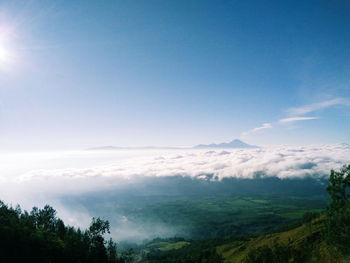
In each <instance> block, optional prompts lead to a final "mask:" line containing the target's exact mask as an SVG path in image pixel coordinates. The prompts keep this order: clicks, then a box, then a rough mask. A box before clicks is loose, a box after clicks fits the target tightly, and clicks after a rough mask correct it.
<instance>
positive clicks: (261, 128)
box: [241, 122, 272, 137]
mask: <svg viewBox="0 0 350 263" xmlns="http://www.w3.org/2000/svg"><path fill="white" fill-rule="evenodd" d="M271 128H272V124H271V123H268V122H266V123H263V125H261V126H259V127H256V128H254V129H251V130H249V131H246V132H243V133H242V135H241V136H242V137H244V136H247V135H249V134H252V133H255V132H258V131H261V130H265V129H271Z"/></svg>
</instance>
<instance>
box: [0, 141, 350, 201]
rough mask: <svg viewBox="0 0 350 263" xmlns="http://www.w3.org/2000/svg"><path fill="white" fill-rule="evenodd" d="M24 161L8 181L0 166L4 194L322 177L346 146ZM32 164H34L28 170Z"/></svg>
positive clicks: (91, 154) (349, 148) (345, 154)
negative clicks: (208, 178)
mask: <svg viewBox="0 0 350 263" xmlns="http://www.w3.org/2000/svg"><path fill="white" fill-rule="evenodd" d="M0 158H1V156H0ZM13 158H16V156H14V157H13ZM28 158H29V157H28ZM28 158H27V159H25V158H24V159H23V157H22V162H23V163H24V164H25V165H26V166H27V167H28V168H27V169H26V168H25V167H23V165H21V160H17V161H16V160H12V165H13V166H14V167H18V166H20V167H21V168H22V170H21V171H17V173H14V174H11V176H6V172H8V170H9V167H6V168H7V170H6V169H4V167H1V166H0V171H1V169H2V168H3V171H2V172H1V174H2V176H1V177H0V178H1V179H0V189H1V190H2V192H3V193H6V192H7V193H8V194H10V193H9V191H12V192H16V195H19V193H18V192H21V193H22V194H23V195H25V194H26V193H35V194H36V195H44V194H45V195H59V194H72V193H74V194H80V193H84V192H87V191H98V190H103V189H108V188H113V187H122V186H125V185H127V184H129V183H133V182H135V181H137V180H139V179H140V178H145V177H146V178H147V177H163V176H178V175H180V176H189V177H196V178H201V177H202V176H204V175H207V174H212V175H213V178H215V179H216V180H221V179H222V178H226V177H237V178H253V177H254V176H255V175H256V174H257V173H259V174H263V175H264V176H276V177H279V178H300V177H305V176H314V177H324V176H327V175H328V174H329V172H330V170H331V169H339V168H340V167H341V166H342V165H344V164H347V163H350V145H348V144H327V145H310V146H284V145H282V146H271V147H264V148H254V149H214V150H213V149H211V150H205V149H203V150H202V149H201V150H197V149H183V150H142V151H141V150H124V151H82V152H74V153H61V154H53V155H52V154H51V155H50V154H44V155H40V154H36V155H34V156H30V158H31V160H32V162H30V161H28ZM62 160H66V161H65V162H62ZM7 162H9V161H8V160H7ZM33 162H36V165H32V163H33ZM10 163H11V162H10ZM40 167H44V169H40ZM10 170H11V169H10ZM8 190H9V191H8ZM16 201H17V200H16ZM18 201H20V200H18Z"/></svg>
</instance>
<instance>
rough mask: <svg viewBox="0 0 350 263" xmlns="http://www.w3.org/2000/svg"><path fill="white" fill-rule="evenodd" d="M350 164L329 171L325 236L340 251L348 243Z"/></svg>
mask: <svg viewBox="0 0 350 263" xmlns="http://www.w3.org/2000/svg"><path fill="white" fill-rule="evenodd" d="M349 188H350V165H347V166H343V167H342V168H341V169H340V171H334V170H332V171H331V174H330V177H329V185H328V187H327V192H328V193H329V195H330V197H331V202H330V204H329V206H328V208H327V218H326V238H327V240H328V242H329V243H331V244H334V245H336V246H337V247H338V248H339V249H340V250H341V251H343V252H348V251H349V247H348V244H350V194H349Z"/></svg>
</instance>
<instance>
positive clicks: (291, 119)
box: [278, 117, 320, 123]
mask: <svg viewBox="0 0 350 263" xmlns="http://www.w3.org/2000/svg"><path fill="white" fill-rule="evenodd" d="M319 118H320V117H290V118H284V119H280V120H279V121H278V122H279V123H289V122H295V121H307V120H316V119H319Z"/></svg>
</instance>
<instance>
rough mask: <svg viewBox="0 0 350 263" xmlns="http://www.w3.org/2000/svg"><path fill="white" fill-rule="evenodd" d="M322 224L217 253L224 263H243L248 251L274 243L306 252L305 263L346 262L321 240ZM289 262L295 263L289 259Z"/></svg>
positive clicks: (223, 247)
mask: <svg viewBox="0 0 350 263" xmlns="http://www.w3.org/2000/svg"><path fill="white" fill-rule="evenodd" d="M323 228H324V224H323V221H322V219H317V220H314V221H313V222H312V223H309V224H304V225H302V226H300V227H297V228H294V229H292V230H289V231H286V232H281V233H276V234H270V235H263V236H259V237H256V238H252V239H250V240H249V241H242V242H241V241H235V242H232V243H228V244H224V245H221V246H219V247H217V252H218V254H219V255H221V256H222V257H223V258H224V259H225V262H230V263H236V262H244V259H245V258H246V256H247V255H248V253H249V252H250V251H254V250H256V249H258V248H259V247H262V246H269V247H272V246H273V244H274V243H276V242H277V243H279V244H284V245H288V246H291V247H292V248H293V249H296V250H300V251H304V252H305V250H306V253H307V255H308V256H309V259H308V260H307V262H319V263H332V262H334V263H338V262H347V261H345V260H344V259H343V258H342V257H341V256H340V254H339V253H338V252H337V251H336V250H335V249H334V248H333V247H331V246H329V245H327V244H326V242H325V241H323V239H322V229H323ZM290 262H296V261H295V260H294V261H293V259H291V261H290Z"/></svg>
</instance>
